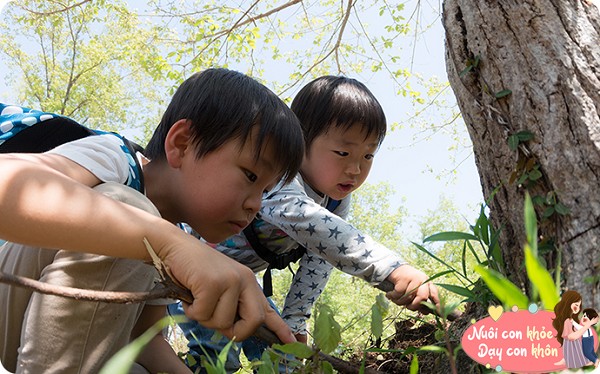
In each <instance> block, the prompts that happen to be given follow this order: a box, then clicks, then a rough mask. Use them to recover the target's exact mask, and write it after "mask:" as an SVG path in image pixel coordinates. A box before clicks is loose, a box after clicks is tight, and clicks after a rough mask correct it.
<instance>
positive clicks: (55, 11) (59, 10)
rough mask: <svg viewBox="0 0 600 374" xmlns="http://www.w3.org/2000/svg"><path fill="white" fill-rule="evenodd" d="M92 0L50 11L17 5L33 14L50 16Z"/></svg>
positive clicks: (84, 0) (83, 0)
mask: <svg viewBox="0 0 600 374" xmlns="http://www.w3.org/2000/svg"><path fill="white" fill-rule="evenodd" d="M90 1H92V0H82V1H80V2H79V3H77V4H73V5H70V6H66V7H64V8H62V9H57V10H53V11H50V12H38V11H36V10H32V9H29V8H26V7H24V6H19V5H17V6H19V8H21V9H23V10H24V11H26V12H29V13H32V14H35V15H38V16H50V15H52V14H56V13H63V12H66V11H69V10H71V9H73V8H77V7H78V6H81V5H83V4H85V3H89V2H90Z"/></svg>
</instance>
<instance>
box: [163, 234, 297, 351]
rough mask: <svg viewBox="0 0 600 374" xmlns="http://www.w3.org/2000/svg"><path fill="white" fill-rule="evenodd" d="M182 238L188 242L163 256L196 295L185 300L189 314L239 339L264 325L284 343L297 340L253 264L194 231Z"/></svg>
mask: <svg viewBox="0 0 600 374" xmlns="http://www.w3.org/2000/svg"><path fill="white" fill-rule="evenodd" d="M181 233H182V234H183V231H181ZM177 239H178V240H179V239H183V240H185V241H187V243H181V242H180V245H179V246H177V247H172V246H171V248H166V249H165V250H163V251H161V252H162V253H159V256H160V257H162V258H163V261H164V263H165V264H166V265H167V266H168V267H169V268H170V270H171V272H172V274H173V276H174V277H175V278H176V280H177V281H178V282H180V283H181V284H182V285H183V286H184V287H186V288H188V289H189V290H190V291H191V293H192V295H193V297H194V302H193V303H192V304H191V305H186V304H185V303H184V310H185V314H186V316H187V317H188V318H190V319H194V320H196V321H198V322H200V323H201V324H202V325H203V326H205V327H207V328H211V329H215V330H218V331H219V332H220V333H222V334H223V335H225V336H227V337H228V338H230V339H232V338H233V337H235V340H236V341H241V340H244V339H246V338H247V337H249V336H250V335H252V334H253V333H254V331H256V329H257V328H258V327H259V326H260V325H261V324H263V323H264V324H265V325H266V327H267V328H269V329H270V330H271V331H273V332H274V333H275V334H276V335H277V336H278V337H279V339H281V341H282V342H283V343H291V342H294V341H296V339H295V338H294V335H293V334H292V332H291V330H290V328H289V327H288V325H287V324H286V323H285V322H284V321H283V319H281V317H280V316H279V315H278V314H277V313H276V312H275V310H273V308H271V306H270V305H269V303H268V302H267V299H266V298H265V297H264V295H263V293H262V290H261V289H260V287H259V286H258V283H257V282H256V278H255V276H254V273H253V272H252V271H251V270H250V269H249V268H247V267H246V266H244V265H241V264H240V263H238V262H236V261H234V260H232V259H230V258H228V257H227V256H225V255H223V254H221V253H220V252H218V251H215V250H214V249H212V248H210V247H209V246H207V245H206V244H203V243H202V242H200V241H199V240H198V239H196V238H194V237H192V236H190V235H187V234H183V237H181V236H179V235H178V238H177ZM165 253H166V255H165Z"/></svg>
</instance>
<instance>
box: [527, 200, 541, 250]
mask: <svg viewBox="0 0 600 374" xmlns="http://www.w3.org/2000/svg"><path fill="white" fill-rule="evenodd" d="M524 212H525V213H524V214H525V232H526V234H527V243H529V245H530V246H531V248H532V249H533V251H534V253H535V255H536V256H537V235H538V231H537V218H536V217H535V209H534V208H533V202H532V201H531V197H530V196H529V193H526V194H525V208H524Z"/></svg>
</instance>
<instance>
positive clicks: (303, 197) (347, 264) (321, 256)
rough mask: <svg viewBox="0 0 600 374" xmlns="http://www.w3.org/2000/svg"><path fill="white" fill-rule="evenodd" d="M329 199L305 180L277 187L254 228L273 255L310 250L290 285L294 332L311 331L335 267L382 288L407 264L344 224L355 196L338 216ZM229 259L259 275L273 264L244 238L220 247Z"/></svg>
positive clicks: (286, 314) (286, 312) (287, 308)
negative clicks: (316, 308)
mask: <svg viewBox="0 0 600 374" xmlns="http://www.w3.org/2000/svg"><path fill="white" fill-rule="evenodd" d="M328 200H329V198H328V197H323V196H320V195H319V194H317V193H316V192H315V191H313V190H312V189H311V188H310V186H309V185H308V184H306V183H305V182H304V180H303V179H302V177H301V176H300V175H298V176H297V177H296V178H295V180H294V181H292V182H291V183H289V184H287V185H284V186H282V187H281V188H276V189H275V192H273V193H271V194H270V195H268V196H266V197H264V198H263V201H262V206H261V209H260V212H259V215H258V218H259V220H260V221H262V222H260V221H259V223H258V224H257V225H255V227H254V228H255V231H256V234H257V236H258V238H259V240H260V242H261V244H263V246H265V247H266V248H268V249H269V250H271V251H273V252H274V253H285V252H288V251H290V250H292V249H293V248H296V247H297V246H298V244H300V245H302V246H303V247H305V248H306V249H307V251H306V253H305V254H304V255H303V257H302V258H301V259H300V262H299V268H298V271H297V272H296V274H295V275H294V279H293V281H292V284H291V286H290V290H289V292H288V294H287V297H286V300H285V304H284V307H283V310H282V317H283V318H284V320H286V322H287V323H288V324H289V326H290V327H291V329H292V331H293V332H294V333H305V332H306V320H307V319H308V318H309V317H310V313H311V309H312V306H313V304H314V302H315V301H316V300H317V298H318V297H319V296H320V295H321V293H322V292H323V289H324V288H325V285H326V284H327V280H328V278H329V274H330V273H331V270H332V268H333V266H335V267H337V268H338V269H340V270H341V271H343V272H345V273H347V274H350V275H354V276H357V277H360V278H362V279H364V280H366V281H367V282H369V283H371V284H372V285H377V284H379V283H380V282H382V281H383V280H385V279H386V278H387V276H388V275H389V274H390V273H391V272H392V271H393V270H394V269H396V268H397V267H398V266H400V265H402V264H404V262H403V260H402V259H401V258H400V256H399V255H398V254H397V253H394V252H392V251H391V250H389V249H387V248H386V247H384V246H383V245H381V244H379V243H377V242H376V241H375V240H373V239H372V238H370V237H369V236H368V235H366V234H364V233H362V232H360V230H358V229H357V228H355V227H354V226H352V225H351V224H349V223H348V222H346V221H345V218H346V217H347V215H348V211H349V208H350V196H348V197H346V198H345V199H343V200H342V201H341V202H340V204H339V205H338V207H337V208H336V209H335V210H334V212H330V211H328V210H327V209H326V208H325V206H326V205H327V202H328ZM216 248H217V249H218V250H219V251H220V252H222V253H224V254H225V255H227V256H229V257H231V258H233V259H235V260H237V261H238V262H240V263H242V264H244V265H246V266H248V267H250V268H251V269H252V270H253V271H254V272H258V271H261V270H264V269H266V268H267V266H268V263H267V262H265V261H264V260H263V259H261V258H260V257H259V256H258V255H257V254H256V252H255V251H254V250H253V249H252V247H251V245H250V243H249V242H248V240H247V239H246V237H245V236H244V234H243V233H242V234H239V235H236V236H233V237H231V238H229V239H227V240H226V241H224V242H222V243H220V244H218V245H216Z"/></svg>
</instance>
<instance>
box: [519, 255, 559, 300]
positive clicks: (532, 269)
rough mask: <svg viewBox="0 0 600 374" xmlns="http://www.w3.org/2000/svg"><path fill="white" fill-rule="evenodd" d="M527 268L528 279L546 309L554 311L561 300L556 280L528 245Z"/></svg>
mask: <svg viewBox="0 0 600 374" xmlns="http://www.w3.org/2000/svg"><path fill="white" fill-rule="evenodd" d="M525 268H526V269H527V277H529V280H530V281H531V283H532V284H533V286H534V287H535V288H537V290H538V292H539V295H540V299H541V300H542V303H543V304H544V308H545V309H546V310H553V309H554V306H555V305H556V304H557V303H558V301H559V299H560V298H559V296H558V292H557V291H556V286H555V284H554V280H553V279H552V276H551V275H550V273H549V272H548V270H546V268H545V267H544V266H542V264H540V262H539V260H538V258H537V257H536V256H535V255H534V254H533V251H532V250H531V247H530V246H529V245H528V244H525Z"/></svg>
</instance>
